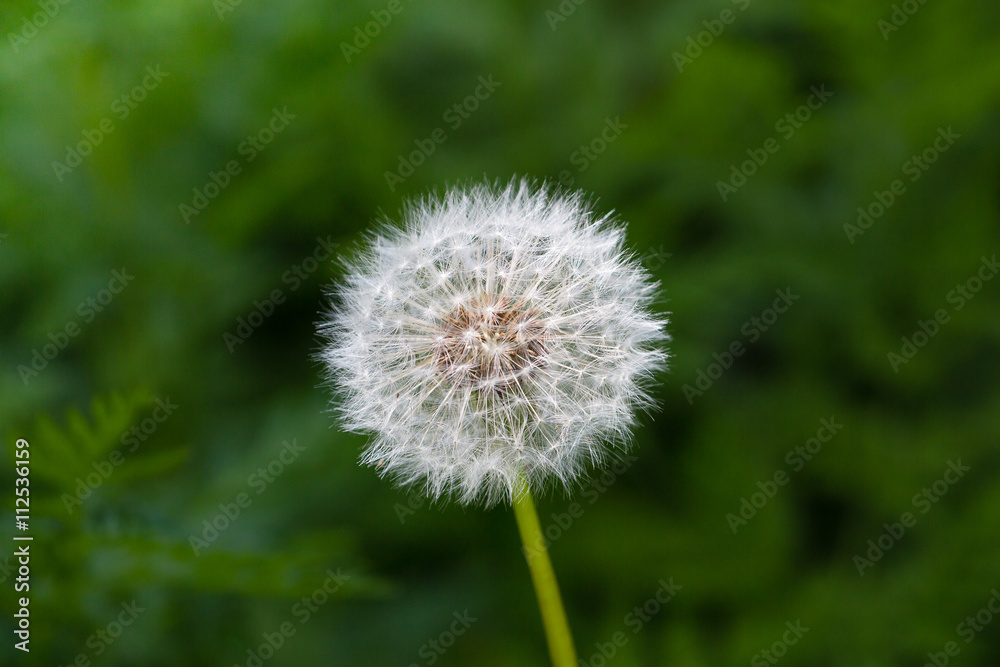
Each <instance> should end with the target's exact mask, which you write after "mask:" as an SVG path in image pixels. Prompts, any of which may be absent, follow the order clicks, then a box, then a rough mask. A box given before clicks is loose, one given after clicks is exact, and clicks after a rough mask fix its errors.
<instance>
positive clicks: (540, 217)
mask: <svg viewBox="0 0 1000 667" xmlns="http://www.w3.org/2000/svg"><path fill="white" fill-rule="evenodd" d="M347 268H348V270H347V277H346V279H345V281H344V282H343V284H342V285H340V286H339V287H338V288H337V289H336V290H335V292H334V299H335V302H336V305H335V306H334V307H333V308H332V309H331V311H330V312H329V314H328V316H327V317H326V318H325V321H324V322H323V323H322V324H321V327H320V329H321V333H322V334H323V335H324V336H325V338H326V339H327V341H328V343H327V345H326V347H325V348H324V350H323V353H322V359H323V361H324V362H325V365H326V367H327V369H328V371H329V379H330V380H331V382H332V384H333V385H334V386H335V387H336V388H337V390H338V392H339V394H340V396H339V398H340V401H339V405H338V411H339V413H340V415H341V418H342V422H343V425H344V426H345V428H347V429H348V430H351V431H355V432H361V433H367V434H371V435H372V436H373V437H372V441H371V443H370V445H369V446H368V448H367V449H366V450H365V452H364V454H363V456H362V461H363V462H364V463H367V464H370V465H374V466H376V467H377V469H378V471H379V472H380V474H382V475H391V476H392V477H394V478H395V479H396V480H397V481H399V482H400V483H401V484H404V485H420V486H422V487H423V490H424V491H425V492H426V493H427V495H428V496H430V497H432V498H437V497H440V496H442V495H453V496H455V497H457V498H458V499H459V500H461V501H462V502H465V503H470V502H476V501H481V502H483V503H485V504H486V505H490V504H493V503H495V502H497V501H498V500H501V499H506V500H508V501H509V500H511V499H512V498H513V495H514V493H515V492H516V491H517V490H518V489H519V488H520V486H521V485H522V484H523V483H525V482H526V483H527V484H528V485H529V487H530V488H537V487H538V486H539V485H541V484H543V483H544V482H545V481H546V480H548V479H556V480H558V481H559V482H561V483H562V484H563V485H564V486H567V487H568V486H571V485H572V483H573V482H575V481H576V480H578V479H579V477H580V476H581V474H583V473H584V472H585V471H586V469H587V467H588V465H590V464H595V465H602V464H604V463H605V462H606V461H607V460H608V459H609V458H613V457H615V456H616V455H618V454H620V453H622V452H623V451H624V449H625V448H626V447H627V445H628V439H629V432H630V428H631V427H632V426H633V424H634V422H635V411H636V410H637V409H639V408H646V407H649V406H650V404H651V403H650V398H649V395H648V393H647V388H648V386H649V384H650V381H651V379H652V375H653V374H654V372H656V371H657V370H659V369H660V368H662V367H663V365H664V362H665V360H666V353H665V351H664V349H663V343H664V341H665V340H666V339H667V335H666V334H665V332H664V325H665V319H664V318H662V317H659V316H656V315H654V314H652V313H651V312H650V310H649V307H650V305H651V302H652V300H653V298H654V297H655V294H656V284H655V283H653V282H652V281H651V280H650V278H649V276H648V274H647V273H646V271H645V270H644V269H643V268H642V266H641V265H640V264H639V263H638V262H637V261H636V260H635V259H634V257H633V256H631V255H630V254H628V253H627V252H626V251H625V250H624V249H623V232H622V229H621V228H620V227H616V226H615V225H613V224H612V223H611V222H610V220H609V216H605V217H602V218H595V216H594V214H593V213H592V211H591V210H590V208H589V206H588V204H587V203H586V201H585V200H584V199H583V198H582V197H581V195H579V194H573V195H557V194H552V193H550V192H549V191H548V190H547V189H545V188H544V187H543V188H541V189H539V188H535V187H533V186H532V185H531V184H529V183H528V182H525V181H519V182H518V181H514V182H511V183H510V184H509V185H507V186H505V187H497V186H490V185H474V186H471V187H467V188H458V189H454V190H451V191H450V192H448V193H447V194H446V195H445V196H444V197H443V199H430V200H426V201H421V202H418V203H415V204H413V205H411V206H410V207H409V208H408V209H407V210H406V215H405V221H404V226H403V227H402V229H400V228H398V227H395V226H392V225H391V224H386V225H385V226H384V227H383V228H382V229H380V230H379V232H378V233H377V234H376V235H374V237H373V238H372V239H371V242H370V245H368V246H367V247H366V248H365V249H364V250H363V252H362V253H361V254H360V256H359V257H358V258H357V259H356V260H354V261H353V262H351V263H350V265H349V266H348V267H347Z"/></svg>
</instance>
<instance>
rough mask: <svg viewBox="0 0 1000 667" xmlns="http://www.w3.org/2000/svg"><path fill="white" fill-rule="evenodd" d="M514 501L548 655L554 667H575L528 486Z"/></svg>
mask: <svg viewBox="0 0 1000 667" xmlns="http://www.w3.org/2000/svg"><path fill="white" fill-rule="evenodd" d="M523 488H524V490H523V491H522V492H521V493H520V494H518V496H517V497H516V498H515V499H514V516H515V517H516V518H517V527H518V530H520V532H521V542H522V543H523V544H524V557H525V560H527V561H528V569H530V570H531V580H532V581H533V582H534V584H535V595H536V596H537V597H538V607H539V609H541V612H542V624H543V625H544V626H545V635H546V637H547V638H548V640H549V655H550V656H552V664H553V665H554V667H577V660H576V650H575V649H574V648H573V636H572V635H571V634H570V631H569V623H567V622H566V612H565V611H564V610H563V604H562V598H561V597H560V596H559V584H558V583H556V573H555V572H554V571H553V570H552V561H550V560H549V552H548V550H547V549H546V546H545V538H544V536H543V535H542V528H541V526H540V525H539V523H538V513H537V512H536V511H535V503H534V501H532V499H531V491H530V490H529V489H528V485H527V484H525V485H524V487H523Z"/></svg>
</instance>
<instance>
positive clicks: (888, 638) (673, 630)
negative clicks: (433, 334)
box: [0, 0, 1000, 667]
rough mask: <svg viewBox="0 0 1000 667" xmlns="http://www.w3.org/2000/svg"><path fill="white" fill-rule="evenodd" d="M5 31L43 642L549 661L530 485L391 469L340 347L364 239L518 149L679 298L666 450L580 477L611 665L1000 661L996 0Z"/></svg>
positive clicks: (307, 658) (1, 241)
mask: <svg viewBox="0 0 1000 667" xmlns="http://www.w3.org/2000/svg"><path fill="white" fill-rule="evenodd" d="M2 25H3V31H2V32H3V43H2V44H0V144H2V152H0V283H2V290H0V321H2V328H0V346H2V347H0V354H2V359H3V373H2V374H0V433H2V434H3V438H4V442H3V445H4V446H3V457H4V460H5V462H4V464H3V466H2V467H0V489H3V491H2V493H3V499H2V502H0V507H2V511H0V522H2V525H3V530H2V531H0V535H2V537H3V544H4V545H3V546H2V548H0V579H3V585H2V587H0V599H2V606H3V615H2V618H0V637H3V640H2V642H0V663H2V664H12V665H13V664H25V665H69V664H74V661H76V662H75V664H79V665H85V664H94V665H152V666H155V665H218V666H226V667H228V666H229V665H246V666H248V667H250V666H252V665H261V664H263V665H268V666H271V665H274V666H278V665H389V666H391V665H400V666H410V665H431V664H437V665H497V666H501V665H517V666H525V665H528V666H530V665H545V664H547V660H548V658H547V652H546V646H545V641H544V636H543V634H542V628H541V623H540V619H539V615H538V612H537V607H536V603H535V599H534V593H533V591H532V588H531V582H530V578H529V575H528V571H527V568H526V566H525V563H524V559H523V557H522V554H521V553H520V551H519V543H518V538H517V531H516V527H515V524H514V520H513V516H512V514H511V511H510V510H509V509H508V508H503V507H501V508H496V509H493V510H490V511H483V510H481V509H478V508H463V507H461V506H458V505H455V504H447V503H446V504H439V505H436V506H433V507H428V506H427V505H426V503H422V502H421V499H420V498H419V497H418V496H410V495H408V494H407V492H406V491H405V490H398V489H395V488H393V487H392V485H390V484H389V483H387V482H385V481H382V480H380V479H379V478H378V477H377V475H376V473H375V471H373V470H370V469H362V468H360V467H359V466H357V465H356V459H357V456H358V454H359V451H360V448H361V447H362V446H363V439H362V438H359V437H356V436H349V435H345V434H343V433H341V432H340V431H339V430H338V429H337V428H336V426H335V425H334V423H333V421H332V419H331V417H330V415H329V414H326V413H325V412H324V411H325V410H326V408H327V402H328V400H329V396H328V392H327V391H326V390H325V389H323V388H321V387H319V386H318V385H319V384H320V375H321V369H320V368H319V367H318V366H317V364H316V363H314V362H313V361H312V358H311V357H312V355H314V354H315V352H316V351H317V349H318V347H319V345H320V341H319V339H318V337H317V335H316V333H315V324H316V322H317V319H318V317H319V315H318V313H319V311H320V309H321V307H322V304H323V289H324V286H326V285H328V284H330V283H331V282H333V281H335V280H337V279H338V278H339V277H340V275H341V274H340V269H339V268H338V265H337V263H336V262H335V260H334V258H333V255H336V254H340V253H350V252H352V251H353V250H352V248H354V247H356V244H357V242H358V241H360V240H362V239H363V235H364V232H365V230H366V229H367V228H369V226H370V224H371V221H372V220H373V219H374V218H376V217H378V216H379V215H381V214H383V213H384V214H387V215H389V216H390V217H395V216H396V212H397V211H398V210H399V207H400V206H401V205H402V203H403V202H404V201H405V200H406V199H407V198H409V197H413V196H418V195H420V194H422V193H424V192H426V191H428V190H436V191H438V192H440V191H441V190H442V189H443V188H444V187H446V186H447V185H449V184H454V183H457V182H463V181H467V180H469V179H481V178H484V177H485V178H488V179H499V180H501V181H507V180H508V179H509V178H511V176H512V175H514V174H520V175H526V176H530V177H534V178H538V179H545V180H548V181H550V182H556V183H561V184H563V185H565V186H570V187H572V188H582V189H584V190H585V191H587V192H588V193H590V194H592V195H593V196H595V197H597V198H599V200H598V203H597V207H598V209H600V210H602V211H606V210H611V209H614V210H615V211H617V212H618V214H619V215H620V216H621V218H622V219H623V220H625V221H627V222H628V223H629V227H628V234H629V243H630V244H631V247H632V248H633V249H634V250H635V252H636V253H637V254H638V255H639V256H641V258H642V261H643V263H644V264H645V265H646V266H647V267H648V268H649V270H650V271H651V272H652V273H653V274H654V275H655V277H656V278H657V279H658V280H659V281H661V283H662V285H663V300H662V302H661V303H660V304H659V306H658V307H659V308H660V309H662V310H663V311H669V312H670V313H671V327H670V328H671V333H672V335H673V341H672V343H671V346H670V347H671V352H672V362H671V370H670V372H669V373H665V374H663V376H662V385H661V386H660V387H659V389H658V390H657V394H656V395H657V400H658V401H659V403H660V404H661V406H662V408H661V410H660V411H658V412H657V413H655V414H653V415H651V416H649V417H648V418H645V419H644V425H643V426H642V428H640V429H638V430H637V433H636V446H635V449H634V452H633V453H634V456H635V459H634V460H633V461H631V463H630V465H628V466H627V467H623V468H620V469H619V471H618V472H617V473H611V474H607V475H605V476H604V477H603V478H602V476H601V474H600V471H598V472H597V473H595V475H594V477H593V479H592V480H591V481H590V482H588V483H587V484H586V485H585V486H584V487H583V488H581V489H579V490H578V491H577V492H576V493H575V494H574V495H573V496H572V497H566V496H564V495H562V494H561V493H549V494H548V495H543V497H541V498H540V500H539V511H540V514H541V519H542V525H543V527H545V528H546V530H547V531H548V534H549V536H550V538H551V539H552V545H551V550H552V557H553V560H554V564H555V568H556V570H557V573H558V575H559V577H560V582H561V585H562V588H563V593H564V596H565V599H566V604H567V609H568V614H569V617H570V621H571V623H572V625H573V629H574V633H575V638H576V644H577V647H578V651H579V654H580V659H581V661H582V663H583V664H586V665H592V666H594V667H597V666H598V665H602V664H608V665H612V664H613V665H623V666H625V665H671V666H675V667H682V666H692V667H694V666H702V665H713V666H714V665H721V666H726V665H746V664H751V665H765V664H775V663H776V662H778V661H779V660H780V662H781V663H782V664H785V665H789V667H791V666H792V665H818V666H831V667H832V666H835V665H837V666H839V665H850V666H852V667H869V666H870V667H880V666H889V665H894V666H896V665H898V666H902V667H910V666H912V667H919V666H920V665H924V664H928V663H930V664H933V662H932V659H933V660H935V661H937V663H938V664H945V663H944V662H942V661H947V663H948V664H955V665H996V664H998V662H1000V619H995V618H994V612H992V611H990V610H989V606H988V605H989V604H992V605H993V606H994V609H1000V606H998V602H1000V596H998V597H997V598H996V599H994V600H993V602H992V603H991V599H992V598H993V596H994V595H995V591H996V590H997V589H998V588H1000V540H998V535H1000V485H998V484H997V483H996V479H997V473H998V471H1000V454H998V448H997V445H998V442H1000V385H998V383H997V379H998V377H1000V355H998V354H997V351H998V343H1000V317H998V304H1000V281H989V280H984V279H985V278H987V277H988V278H992V277H993V275H994V273H995V272H996V270H997V269H996V267H995V265H994V264H993V262H995V260H994V259H993V258H995V257H996V256H997V253H998V252H1000V225H998V192H1000V187H998V186H1000V159H998V158H1000V123H998V121H1000V14H998V13H997V11H996V5H995V3H991V2H987V1H986V0H981V1H975V0H956V1H954V2H927V3H926V4H920V3H919V2H917V0H908V1H907V2H903V3H897V4H896V5H893V4H892V3H890V2H888V0H886V1H885V2H861V1H860V0H851V1H848V2H843V3H832V4H830V3H824V2H816V1H810V2H791V1H784V2H777V3H763V2H757V0H738V1H735V2H729V1H724V2H722V1H720V2H693V1H678V2H639V1H630V2H616V3H607V2H599V1H598V0H586V1H583V0H576V2H573V1H572V0H562V2H561V4H560V3H557V2H556V1H555V0H552V1H550V2H545V3H537V4H536V3H531V2H504V3H497V4H493V3H483V4H479V3H462V2H456V1H453V0H445V1H443V2H434V3H431V2H412V3H411V2H409V1H406V0H403V1H401V2H396V1H395V0H392V1H388V0H387V1H385V2H373V3H360V2H352V1H347V2H338V3H334V2H320V1H318V0H290V1H288V2H283V3H262V2H251V1H250V0H247V1H244V2H240V1H239V0H215V1H214V2H213V1H210V0H201V1H199V2H166V3H164V2H152V1H147V0H141V1H138V2H130V3H121V2H100V1H98V2H91V3H83V2H67V3H66V4H61V3H60V2H59V0H43V1H42V2H37V3H36V2H29V1H22V0H17V1H13V2H7V3H5V4H4V8H3V10H2ZM814 91H820V92H821V93H822V95H821V96H817V93H816V92H814ZM828 93H831V94H832V95H829V94H828ZM821 97H822V98H823V99H821ZM456 105H457V107H456ZM803 105H804V106H803ZM810 105H811V108H810ZM789 114H791V115H790V116H789ZM956 135H957V136H956ZM945 137H949V138H947V139H945ZM935 142H937V144H936V145H935ZM914 156H916V159H914ZM748 160H749V162H748ZM754 160H756V162H754ZM720 183H723V184H725V185H720ZM859 207H862V210H863V211H865V212H866V213H867V215H869V216H871V217H870V218H865V217H863V216H862V217H861V222H860V223H859V222H858V221H859V216H861V214H859V212H858V208H859ZM845 226H846V227H845ZM984 258H985V261H984ZM114 272H118V274H115V273H114ZM779 290H780V293H781V294H785V295H786V300H787V302H788V303H791V305H790V306H787V307H786V305H785V303H786V302H785V301H779V302H778V306H779V307H780V308H779V309H781V310H784V312H781V313H779V312H777V310H773V308H774V306H775V300H776V299H779V295H778V291H779ZM963 290H964V291H963ZM793 296H794V297H795V298H792V297H793ZM936 316H937V319H935V317H936ZM755 318H756V319H755ZM921 323H923V325H921ZM929 334H933V335H929ZM904 339H905V340H904ZM910 345H912V347H910ZM731 349H735V350H736V351H738V352H740V353H739V354H738V355H736V356H733V357H729V356H727V355H728V353H729V351H730V350H731ZM890 353H892V354H895V355H899V357H900V358H899V359H896V358H895V357H890V356H889V355H890ZM904 353H905V355H906V356H904ZM910 357H912V358H910ZM168 412H169V414H168ZM824 419H825V420H828V421H830V420H832V421H833V422H835V423H836V424H837V425H838V426H837V427H836V428H835V430H836V433H835V434H834V435H833V437H829V436H830V434H831V432H832V431H830V430H820V429H821V426H822V422H821V420H824ZM17 438H26V439H27V440H28V441H29V442H30V453H31V459H30V460H31V464H30V465H31V478H30V481H31V486H30V489H31V493H32V495H31V517H30V530H29V531H28V534H31V535H33V537H34V541H33V542H32V543H31V550H32V560H31V574H30V577H31V579H30V586H31V590H30V595H31V603H30V607H29V608H30V613H31V620H32V625H31V629H32V635H31V644H30V647H31V652H30V654H23V653H21V652H20V651H16V650H15V649H14V648H13V644H14V641H15V638H14V635H13V629H14V624H13V621H12V615H13V613H14V611H15V609H16V605H17V603H16V597H19V596H20V594H15V593H14V590H13V584H14V582H15V577H16V576H17V571H16V562H15V561H14V558H13V555H12V554H13V551H14V546H15V545H14V542H13V541H10V537H11V535H12V534H14V533H17V532H18V531H17V530H15V528H14V513H13V508H14V477H15V473H14V466H13V464H12V461H13V452H14V449H15V441H16V439H17ZM810 438H816V440H814V441H812V442H810ZM820 438H822V440H823V441H825V442H823V441H821V440H820ZM285 443H287V444H285ZM796 448H800V451H798V452H796ZM810 450H812V453H810ZM803 452H805V454H803ZM806 457H808V458H806ZM950 466H951V467H950ZM959 466H961V467H967V468H968V470H967V471H964V472H963V473H962V475H961V476H960V477H959V476H958V474H957V473H955V472H949V470H950V469H956V468H958V467H959ZM269 469H270V470H269ZM782 481H783V483H780V482H782ZM925 490H926V491H925ZM755 494H756V495H755ZM744 501H745V502H744ZM573 503H577V505H576V506H574V505H573ZM754 505H756V506H754ZM237 511H238V512H239V514H238V516H237V515H236V512H237ZM741 512H742V516H741ZM907 512H908V513H909V516H910V518H909V519H907V518H906V517H905V516H904V514H905V513H907ZM227 513H228V514H229V515H230V516H226V514H227ZM231 517H232V518H231ZM205 522H208V527H206V523H205ZM213 522H214V523H215V526H216V528H218V527H221V529H218V530H217V529H216V528H213V527H211V524H212V523H213ZM744 522H745V523H744ZM903 522H905V523H907V524H908V525H903ZM895 523H899V524H900V525H899V526H895V525H894V524H895ZM193 538H194V541H193ZM196 540H201V542H198V541H196ZM869 540H871V542H870V543H869ZM196 551H197V554H196V553H195V552H196ZM859 559H865V560H868V561H870V562H868V563H864V562H862V561H859ZM859 570H861V572H862V573H863V574H859ZM671 578H672V583H673V584H674V585H675V589H676V586H680V588H679V589H676V590H675V594H674V596H673V598H672V599H671V600H670V601H669V602H668V603H666V604H663V605H661V604H660V603H659V602H656V601H655V600H656V595H657V592H658V591H659V590H660V589H661V587H662V586H663V585H664V584H670V583H671ZM661 582H662V583H661ZM328 591H332V592H328ZM663 597H665V595H663V594H662V593H661V598H663ZM303 598H306V600H305V602H303ZM123 605H125V606H124V607H123ZM644 606H645V610H643V607H644ZM636 607H639V610H638V611H636ZM140 610H141V611H140ZM653 610H655V611H653ZM980 610H986V611H980ZM977 614H978V615H979V617H978V620H976V616H977ZM456 615H457V616H456ZM463 617H464V620H463V621H459V620H456V619H457V618H463ZM967 617H972V621H971V623H972V625H969V621H966V619H967ZM471 619H475V620H474V621H473V620H471ZM119 623H121V625H119ZM786 624H789V625H786ZM963 624H964V625H963ZM797 625H798V627H799V628H800V629H799V630H798V631H796V632H792V631H791V630H789V629H788V628H789V627H796V626H797ZM801 628H808V630H807V631H804V630H802V629H801ZM972 628H978V629H972ZM282 629H284V630H285V631H286V635H287V636H279V635H280V633H281V632H282ZM275 633H278V634H277V635H276V634H275ZM949 642H953V644H949ZM273 645H277V646H278V648H276V649H273V648H271V646H273ZM949 650H950V651H951V653H952V654H951V655H949V654H948V651H949ZM605 654H606V655H605ZM928 654H931V655H930V656H929V655H928ZM607 656H610V657H607Z"/></svg>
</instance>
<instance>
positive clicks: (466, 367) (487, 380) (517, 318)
mask: <svg viewBox="0 0 1000 667" xmlns="http://www.w3.org/2000/svg"><path fill="white" fill-rule="evenodd" d="M545 342H546V326H545V323H544V322H543V321H542V319H541V317H540V315H539V314H538V313H537V312H535V311H532V310H529V309H526V308H524V307H523V304H518V303H515V302H514V301H513V300H512V299H509V298H507V297H498V296H483V295H480V296H479V297H477V298H475V299H474V300H472V301H471V302H470V303H468V304H462V305H460V306H458V307H457V308H456V309H455V310H453V311H452V312H451V313H450V314H449V315H447V316H446V317H445V318H443V319H442V320H441V322H440V324H439V328H438V335H437V337H436V338H435V341H434V363H435V364H436V365H437V367H438V369H439V370H440V371H441V372H442V373H444V375H445V376H446V377H448V378H449V379H450V380H451V381H453V382H458V383H459V384H462V385H464V386H472V387H473V388H475V389H483V390H492V391H503V390H506V389H508V388H509V387H511V386H512V385H515V384H516V383H519V382H521V381H522V380H523V379H524V378H525V376H526V374H527V373H530V372H531V371H532V369H534V368H537V367H538V365H539V363H540V358H541V357H542V356H543V355H544V354H545V352H546V348H545Z"/></svg>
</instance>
